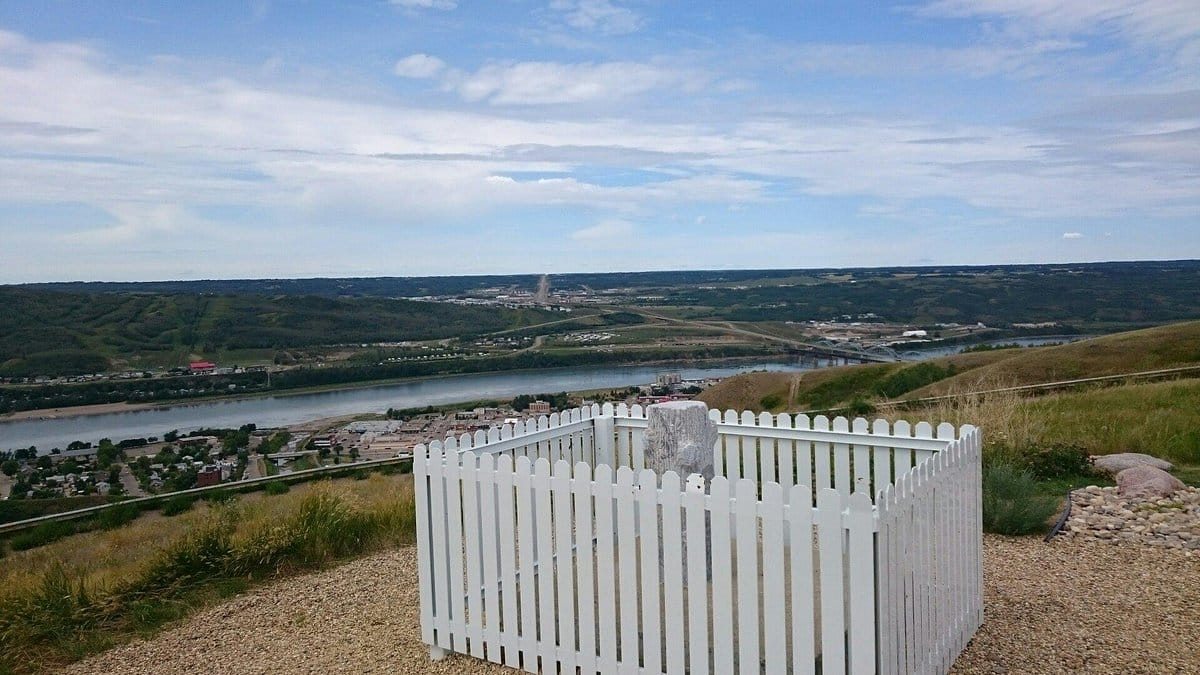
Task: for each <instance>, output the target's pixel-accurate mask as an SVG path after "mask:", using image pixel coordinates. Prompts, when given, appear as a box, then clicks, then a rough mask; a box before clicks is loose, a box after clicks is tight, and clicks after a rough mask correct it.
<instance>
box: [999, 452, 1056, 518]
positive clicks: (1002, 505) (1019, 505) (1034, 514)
mask: <svg viewBox="0 0 1200 675" xmlns="http://www.w3.org/2000/svg"><path fill="white" fill-rule="evenodd" d="M1057 508H1058V500H1056V499H1055V498H1054V497H1052V496H1050V495H1047V494H1046V492H1045V488H1043V487H1042V486H1039V484H1038V481H1037V479H1036V478H1034V476H1033V474H1032V473H1030V472H1029V471H1028V470H1026V469H1023V468H1021V467H1018V466H1015V465H1013V464H1009V463H1007V462H991V463H988V464H987V465H986V466H985V467H984V469H983V529H984V531H986V532H993V533H996V534H1007V535H1022V534H1035V533H1039V532H1045V531H1046V529H1047V526H1048V523H1047V521H1048V520H1049V519H1050V518H1051V516H1053V515H1054V513H1055V511H1056V510H1057Z"/></svg>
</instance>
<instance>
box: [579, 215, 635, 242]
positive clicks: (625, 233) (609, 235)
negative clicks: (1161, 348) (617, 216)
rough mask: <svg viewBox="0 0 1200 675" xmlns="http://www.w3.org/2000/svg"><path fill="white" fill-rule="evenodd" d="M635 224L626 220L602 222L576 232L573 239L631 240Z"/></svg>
mask: <svg viewBox="0 0 1200 675" xmlns="http://www.w3.org/2000/svg"><path fill="white" fill-rule="evenodd" d="M633 232H634V228H633V223H630V222H629V221H626V220H602V221H600V222H599V223H596V224H595V225H592V226H591V227H585V228H583V229H580V230H575V231H574V232H572V233H571V238H572V239H574V240H576V241H609V240H630V239H631V238H632V237H633Z"/></svg>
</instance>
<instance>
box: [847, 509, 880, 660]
mask: <svg viewBox="0 0 1200 675" xmlns="http://www.w3.org/2000/svg"><path fill="white" fill-rule="evenodd" d="M847 520H848V522H847V525H848V528H849V534H848V536H849V540H850V541H849V545H848V546H847V553H848V556H849V561H850V565H849V567H850V578H849V579H847V587H848V588H849V589H850V641H849V642H850V644H849V647H850V649H849V650H848V651H849V655H850V672H851V673H854V674H855V675H871V674H872V673H874V672H875V592H874V588H875V514H874V513H873V512H872V506H871V498H870V497H869V496H868V495H867V493H866V492H856V493H854V494H853V495H851V496H850V507H849V516H848V518H847Z"/></svg>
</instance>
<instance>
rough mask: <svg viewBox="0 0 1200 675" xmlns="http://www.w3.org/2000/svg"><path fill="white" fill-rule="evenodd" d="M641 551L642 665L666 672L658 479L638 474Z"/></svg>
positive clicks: (651, 475) (653, 476)
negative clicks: (660, 572)
mask: <svg viewBox="0 0 1200 675" xmlns="http://www.w3.org/2000/svg"><path fill="white" fill-rule="evenodd" d="M638 518H639V523H638V530H639V532H640V535H639V536H638V551H639V553H640V554H641V567H642V603H641V604H642V663H643V665H644V668H645V669H646V670H648V671H650V672H652V673H661V672H662V671H663V655H662V627H661V614H660V613H659V612H660V611H661V607H662V605H661V603H660V594H661V590H662V589H661V588H660V586H659V578H658V561H659V557H658V540H659V533H658V476H657V475H655V473H654V472H653V471H651V470H649V469H644V470H643V471H642V472H641V473H639V474H638Z"/></svg>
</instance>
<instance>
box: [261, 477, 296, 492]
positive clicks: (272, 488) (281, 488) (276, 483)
mask: <svg viewBox="0 0 1200 675" xmlns="http://www.w3.org/2000/svg"><path fill="white" fill-rule="evenodd" d="M289 489H290V488H289V487H288V484H287V483H285V482H283V481H281V480H273V481H271V482H269V483H266V484H264V485H263V492H265V493H267V494H269V495H282V494H286V493H287V491H288V490H289Z"/></svg>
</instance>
